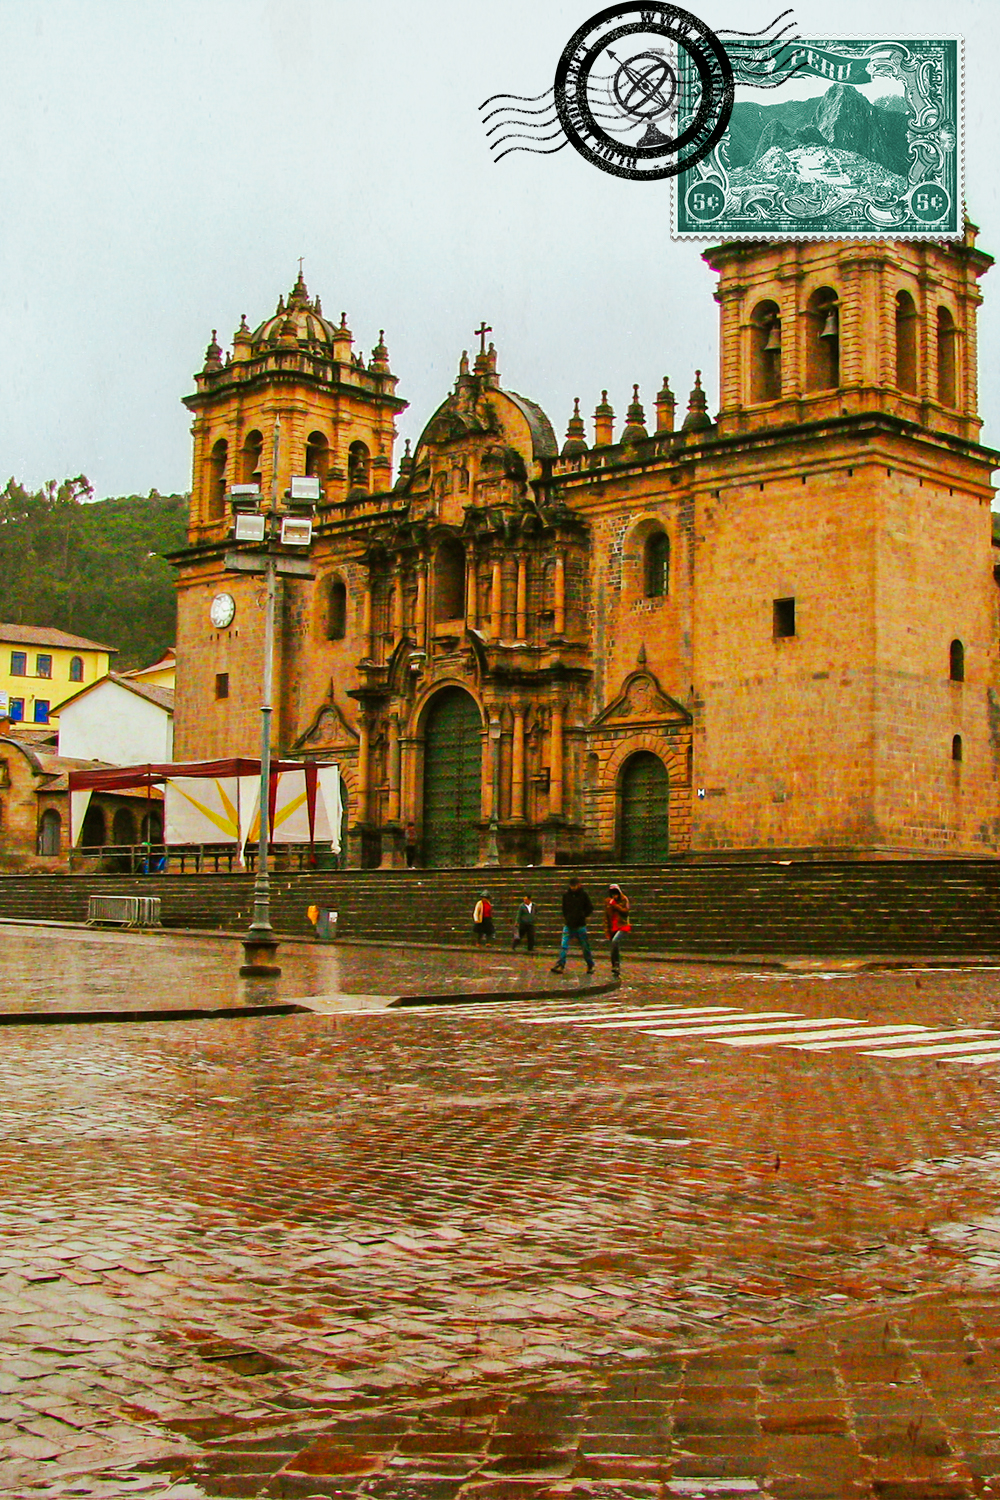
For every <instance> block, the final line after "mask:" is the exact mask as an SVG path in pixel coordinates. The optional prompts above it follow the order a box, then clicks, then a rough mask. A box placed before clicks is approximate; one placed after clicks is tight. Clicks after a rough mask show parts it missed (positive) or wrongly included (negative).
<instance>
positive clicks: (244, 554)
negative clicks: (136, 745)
mask: <svg viewBox="0 0 1000 1500" xmlns="http://www.w3.org/2000/svg"><path fill="white" fill-rule="evenodd" d="M279 438H280V424H279V423H278V422H277V421H276V422H275V424H274V466H273V473H274V486H273V498H272V501H271V505H270V506H265V505H264V503H263V498H262V496H261V492H260V491H259V490H258V489H257V488H256V486H255V485H248V484H238V485H234V486H233V488H232V489H231V491H230V500H231V502H232V505H233V509H234V511H235V525H234V530H233V537H234V540H235V541H237V542H250V543H253V544H254V550H247V551H239V552H231V553H228V554H227V556H226V564H225V565H226V568H227V569H228V570H229V571H231V572H236V573H256V574H263V575H264V587H265V605H264V650H263V656H264V661H263V669H262V673H261V695H260V696H261V703H260V802H259V830H260V831H259V838H258V841H257V869H256V872H255V875H254V886H253V920H252V921H251V923H250V927H249V929H248V931H247V935H246V937H245V938H244V939H243V963H242V964H241V965H240V973H241V974H242V975H246V976H258V975H263V976H270V975H276V974H280V973H281V968H280V967H279V965H278V964H276V963H275V961H274V960H275V955H276V953H277V949H278V940H277V938H276V937H275V936H274V929H273V928H272V926H271V882H270V876H269V873H268V855H269V845H270V800H271V716H272V712H273V703H272V698H273V696H274V616H275V598H276V595H277V586H278V577H279V575H281V576H283V577H284V576H287V577H292V578H312V576H313V574H312V572H311V570H310V567H309V562H308V558H307V557H302V556H301V555H300V556H298V557H296V556H294V554H293V553H290V552H287V551H285V550H284V549H285V548H293V549H295V551H298V552H299V553H300V554H301V552H302V550H303V549H305V551H306V553H308V549H309V548H310V546H311V545H312V517H313V507H314V506H315V504H316V502H317V501H318V500H319V498H320V489H319V480H318V479H317V478H314V477H312V476H310V477H303V478H294V479H292V481H291V486H290V488H289V490H288V491H287V492H286V494H285V508H284V509H281V508H279V496H278V445H279Z"/></svg>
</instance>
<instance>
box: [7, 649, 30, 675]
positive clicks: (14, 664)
mask: <svg viewBox="0 0 1000 1500" xmlns="http://www.w3.org/2000/svg"><path fill="white" fill-rule="evenodd" d="M10 675H11V676H12V677H27V675H28V653H27V651H12V652H11V653H10Z"/></svg>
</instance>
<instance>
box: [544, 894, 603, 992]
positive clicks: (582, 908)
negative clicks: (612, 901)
mask: <svg viewBox="0 0 1000 1500" xmlns="http://www.w3.org/2000/svg"><path fill="white" fill-rule="evenodd" d="M593 910H594V903H593V902H592V901H591V899H590V897H589V896H588V895H587V892H586V891H585V890H584V888H583V886H582V885H581V884H580V877H579V875H572V876H571V877H570V882H569V890H568V891H566V892H565V893H564V894H563V898H562V912H563V922H564V924H565V925H564V927H563V935H562V947H561V948H560V949H559V957H558V958H557V959H556V961H555V963H554V964H553V965H552V972H553V974H561V973H562V971H563V969H565V967H566V959H567V957H568V955H569V944H570V939H571V938H576V941H577V942H578V943H579V944H580V947H581V949H582V950H583V956H584V958H585V959H586V960H587V973H588V974H593V972H594V955H593V954H592V953H591V951H590V940H589V939H588V937H587V918H588V917H589V916H590V914H591V912H592V911H593Z"/></svg>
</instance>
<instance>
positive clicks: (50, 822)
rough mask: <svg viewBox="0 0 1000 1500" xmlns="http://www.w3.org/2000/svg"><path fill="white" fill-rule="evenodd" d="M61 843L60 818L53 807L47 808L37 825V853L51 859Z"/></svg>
mask: <svg viewBox="0 0 1000 1500" xmlns="http://www.w3.org/2000/svg"><path fill="white" fill-rule="evenodd" d="M61 843H62V818H61V817H60V816H59V814H58V813H57V812H56V810H55V808H54V807H47V808H46V809H45V811H44V812H43V813H42V820H41V822H40V823H39V825H38V852H39V854H45V855H48V856H49V858H51V857H52V856H53V855H56V854H58V853H59V846H60V844H61Z"/></svg>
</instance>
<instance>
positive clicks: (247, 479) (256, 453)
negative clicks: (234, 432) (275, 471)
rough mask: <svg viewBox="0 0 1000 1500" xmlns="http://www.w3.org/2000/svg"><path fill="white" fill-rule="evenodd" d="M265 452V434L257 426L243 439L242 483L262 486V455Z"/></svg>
mask: <svg viewBox="0 0 1000 1500" xmlns="http://www.w3.org/2000/svg"><path fill="white" fill-rule="evenodd" d="M263 452H264V435H263V433H261V432H258V431H257V429H256V428H255V429H254V430H253V432H248V433H247V435H246V437H245V438H244V439H243V452H242V454H241V455H240V483H241V484H254V485H256V486H257V488H258V489H261V488H262V473H261V455H262V454H263Z"/></svg>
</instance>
